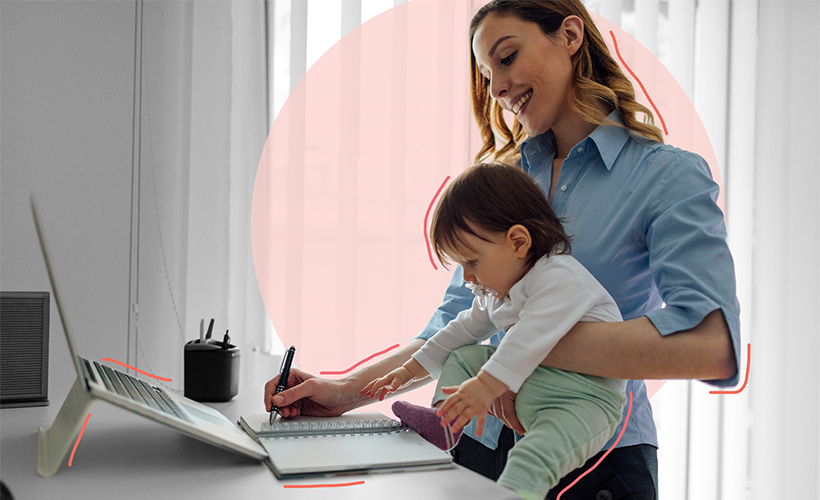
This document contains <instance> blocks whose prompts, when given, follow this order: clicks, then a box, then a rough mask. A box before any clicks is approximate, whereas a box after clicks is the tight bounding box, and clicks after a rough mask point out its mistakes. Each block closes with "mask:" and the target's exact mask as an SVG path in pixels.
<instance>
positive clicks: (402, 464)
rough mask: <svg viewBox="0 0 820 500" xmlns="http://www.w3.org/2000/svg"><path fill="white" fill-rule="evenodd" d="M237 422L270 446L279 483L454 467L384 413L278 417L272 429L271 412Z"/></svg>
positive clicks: (444, 454) (445, 455) (445, 456)
mask: <svg viewBox="0 0 820 500" xmlns="http://www.w3.org/2000/svg"><path fill="white" fill-rule="evenodd" d="M237 423H238V424H239V426H240V427H241V428H242V429H243V430H244V431H245V432H247V433H248V434H249V435H250V436H251V437H253V438H254V439H256V440H257V441H258V442H259V443H260V444H261V445H262V446H263V447H264V448H265V450H266V451H267V452H268V460H266V463H267V464H268V467H270V469H271V471H273V473H274V475H276V477H277V478H279V479H292V478H299V477H307V476H332V475H337V474H365V473H372V472H397V471H408V470H429V469H440V468H445V467H452V466H453V463H452V462H453V458H452V457H451V456H450V454H449V453H447V452H444V451H442V450H440V449H438V448H437V447H435V446H434V445H432V444H430V443H428V442H427V441H425V440H424V438H422V437H421V436H419V435H418V434H416V432H415V431H413V430H412V429H409V428H408V427H406V426H403V425H402V424H401V423H400V422H398V421H397V420H393V419H391V418H387V417H386V416H384V415H383V414H381V413H373V412H371V413H349V414H346V415H342V416H341V417H296V418H291V419H282V418H279V419H278V420H277V421H276V422H274V423H273V425H272V426H271V425H268V414H267V413H254V414H249V415H242V416H241V417H240V418H239V422H237Z"/></svg>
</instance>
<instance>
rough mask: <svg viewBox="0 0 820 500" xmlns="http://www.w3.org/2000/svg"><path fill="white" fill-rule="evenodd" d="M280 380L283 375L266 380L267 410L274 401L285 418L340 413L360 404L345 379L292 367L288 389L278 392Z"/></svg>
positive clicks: (336, 415)
mask: <svg viewBox="0 0 820 500" xmlns="http://www.w3.org/2000/svg"><path fill="white" fill-rule="evenodd" d="M278 383H279V375H277V376H276V377H274V378H272V379H270V380H269V381H268V382H267V383H266V384H265V410H266V411H270V408H271V403H272V404H274V405H276V406H278V407H279V414H280V415H282V416H283V417H285V418H291V417H296V416H298V415H313V416H318V417H338V416H339V415H341V414H343V413H345V412H346V411H349V410H352V409H353V408H355V406H356V404H355V398H354V397H348V395H347V391H346V390H345V384H344V382H343V381H341V380H338V381H337V380H329V379H324V378H320V377H315V376H313V375H311V374H309V373H305V372H303V371H302V370H299V369H297V368H291V370H290V376H289V377H288V389H285V390H284V391H282V392H280V393H279V394H276V386H277V385H278Z"/></svg>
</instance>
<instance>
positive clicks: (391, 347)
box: [319, 344, 399, 375]
mask: <svg viewBox="0 0 820 500" xmlns="http://www.w3.org/2000/svg"><path fill="white" fill-rule="evenodd" d="M398 346H399V344H394V345H391V346H390V347H388V348H387V349H385V350H383V351H379V352H377V353H374V354H371V355H370V356H368V357H366V358H364V359H363V360H361V361H359V362H358V363H356V364H355V365H353V366H351V367H350V368H348V369H347V370H344V371H340V372H319V375H344V374H345V373H347V372H350V371H353V369H355V368H356V367H357V366H359V365H361V364H362V363H367V362H368V361H370V360H371V359H373V358H375V357H376V356H381V355H382V354H384V353H386V352H387V351H392V350H393V349H395V348H396V347H398Z"/></svg>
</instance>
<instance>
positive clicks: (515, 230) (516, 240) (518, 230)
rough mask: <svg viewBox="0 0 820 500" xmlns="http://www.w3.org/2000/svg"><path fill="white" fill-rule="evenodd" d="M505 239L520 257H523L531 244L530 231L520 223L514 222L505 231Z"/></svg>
mask: <svg viewBox="0 0 820 500" xmlns="http://www.w3.org/2000/svg"><path fill="white" fill-rule="evenodd" d="M507 241H508V242H509V243H510V244H511V245H512V249H513V251H514V252H515V253H516V254H518V257H520V258H525V257H526V256H527V253H528V252H529V251H530V247H531V246H532V237H531V236H530V231H529V229H527V228H526V227H524V226H523V225H521V224H516V225H514V226H513V227H511V228H510V229H509V230H508V231H507Z"/></svg>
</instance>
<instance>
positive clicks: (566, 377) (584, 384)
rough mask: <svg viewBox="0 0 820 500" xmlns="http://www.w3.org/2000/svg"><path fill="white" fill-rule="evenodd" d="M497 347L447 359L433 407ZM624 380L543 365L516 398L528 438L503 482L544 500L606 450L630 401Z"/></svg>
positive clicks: (513, 456)
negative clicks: (442, 390)
mask: <svg viewBox="0 0 820 500" xmlns="http://www.w3.org/2000/svg"><path fill="white" fill-rule="evenodd" d="M494 351H495V346H489V345H470V346H466V347H462V348H460V349H458V350H456V351H454V352H453V353H452V354H451V355H450V357H449V358H448V359H447V362H446V363H445V365H444V367H443V369H442V371H441V378H440V379H439V381H438V385H437V387H436V394H435V397H434V399H433V404H436V403H438V402H439V401H443V400H445V399H447V395H446V394H444V393H443V392H441V388H442V387H450V386H458V385H459V384H461V382H463V381H465V380H467V379H468V378H471V377H474V376H476V375H477V374H478V372H479V370H480V369H481V366H482V365H483V364H484V363H485V362H486V361H487V360H488V359H489V358H490V355H491V354H492V353H493V352H494ZM625 387H626V382H625V381H624V380H617V379H607V378H600V377H593V376H589V375H581V374H579V373H572V372H565V371H561V370H556V369H554V368H549V367H546V366H539V367H538V368H537V369H536V370H535V371H534V372H533V374H532V375H530V376H529V378H527V380H526V381H525V382H524V385H522V386H521V389H520V390H519V391H518V394H517V395H516V398H515V413H516V416H517V417H518V420H519V421H520V422H521V425H522V426H523V427H524V429H525V430H526V434H524V437H523V438H521V439H520V440H519V441H518V442H517V443H516V444H515V446H513V448H512V449H511V450H510V452H509V455H508V457H507V465H506V466H505V467H504V471H503V472H502V473H501V477H499V478H498V483H499V484H501V485H503V486H505V487H507V488H510V489H512V490H513V491H515V492H516V493H518V494H519V495H521V496H522V497H524V498H527V499H531V498H532V499H536V498H537V499H541V500H543V498H544V497H545V496H546V494H547V492H548V491H549V490H550V489H551V488H552V487H553V486H555V485H556V484H558V481H559V480H560V479H561V478H562V477H564V476H565V475H566V474H567V473H569V472H570V471H572V470H575V469H577V468H578V467H580V466H581V465H583V464H584V463H585V462H586V461H587V460H588V459H589V458H590V457H592V456H593V455H595V454H596V453H598V452H599V451H601V449H602V448H603V447H604V445H605V444H606V442H607V441H609V438H610V437H612V435H613V434H614V433H615V430H616V427H617V425H618V423H619V422H620V421H621V415H622V412H623V408H624V405H625V404H626V397H625V396H624V390H625Z"/></svg>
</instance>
